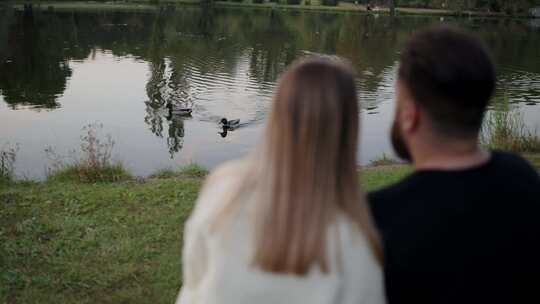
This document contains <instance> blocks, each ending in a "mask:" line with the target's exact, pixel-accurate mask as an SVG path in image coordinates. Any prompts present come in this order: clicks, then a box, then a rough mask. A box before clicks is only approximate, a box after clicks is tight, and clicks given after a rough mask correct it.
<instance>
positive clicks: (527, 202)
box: [369, 27, 540, 304]
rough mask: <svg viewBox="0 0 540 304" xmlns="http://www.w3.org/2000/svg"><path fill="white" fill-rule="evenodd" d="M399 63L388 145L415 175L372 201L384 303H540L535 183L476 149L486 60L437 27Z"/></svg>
mask: <svg viewBox="0 0 540 304" xmlns="http://www.w3.org/2000/svg"><path fill="white" fill-rule="evenodd" d="M400 60H401V61H400V67H399V72H398V81H397V83H396V102H397V105H396V115H395V121H394V126H393V128H392V143H393V145H394V149H395V151H396V153H397V154H398V155H399V156H400V157H401V158H404V159H406V160H409V161H410V162H412V165H413V167H414V169H415V172H414V173H412V174H411V175H410V176H409V177H407V178H405V179H404V180H403V181H401V182H399V183H398V184H396V185H393V186H391V187H389V188H387V189H383V190H380V191H377V192H374V193H371V194H370V195H369V199H370V203H371V208H372V211H373V216H374V218H375V221H376V223H377V226H378V227H379V229H380V231H381V235H382V238H383V242H384V247H385V273H386V275H385V277H386V284H387V285H386V286H387V287H386V288H387V296H388V300H389V303H414V304H421V303H453V304H457V303H475V304H479V303H489V304H493V303H506V304H508V303H540V289H538V288H539V287H540V177H539V176H538V173H537V172H536V171H535V170H534V169H533V168H532V167H531V166H530V165H529V164H528V163H527V162H526V161H525V160H523V159H522V158H521V157H519V156H516V155H512V154H509V153H504V152H498V151H486V150H484V149H482V148H481V146H480V144H479V133H480V129H481V125H482V120H483V117H484V113H485V111H486V108H487V106H488V103H489V100H490V98H491V96H492V94H493V91H494V88H495V70H494V67H493V64H492V62H491V59H490V57H489V55H488V53H487V52H486V50H485V49H484V47H483V46H482V45H481V44H480V42H478V41H477V40H476V39H475V38H473V37H472V36H470V35H468V34H466V33H464V32H462V31H460V30H457V29H452V28H448V27H437V28H431V29H428V30H425V31H422V32H420V33H417V34H416V35H415V36H414V37H413V38H412V39H411V40H410V41H409V43H408V44H407V46H406V47H405V50H404V51H403V52H402V54H401V59H400Z"/></svg>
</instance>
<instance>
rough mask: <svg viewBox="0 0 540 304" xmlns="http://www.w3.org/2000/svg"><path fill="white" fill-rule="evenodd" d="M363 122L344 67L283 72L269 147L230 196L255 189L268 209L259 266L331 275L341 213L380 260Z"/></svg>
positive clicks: (320, 64) (319, 65) (260, 226)
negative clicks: (360, 154) (361, 145)
mask: <svg viewBox="0 0 540 304" xmlns="http://www.w3.org/2000/svg"><path fill="white" fill-rule="evenodd" d="M358 117H359V113H358V99H357V92H356V86H355V82H354V76H353V73H352V71H350V70H349V69H348V68H346V67H345V65H342V64H339V63H336V62H334V61H331V60H329V59H323V58H311V59H308V60H303V61H302V62H299V63H297V64H294V65H293V66H292V67H291V68H289V69H288V70H287V71H286V72H285V73H284V74H283V76H282V77H281V79H280V81H279V85H278V88H277V92H276V94H275V97H274V101H273V107H272V110H271V113H270V115H269V119H268V123H267V127H266V134H265V138H264V142H263V143H262V145H261V146H260V147H259V150H258V152H257V155H256V156H255V158H254V160H252V162H250V166H251V167H250V169H249V170H248V173H246V175H245V179H244V182H243V183H242V185H241V186H240V187H238V188H237V189H236V190H235V191H236V193H235V195H233V196H231V199H232V200H234V199H235V198H236V199H238V198H239V197H240V196H241V195H244V194H246V193H250V192H253V191H254V189H257V190H256V191H257V194H258V195H257V204H258V205H259V204H261V205H260V206H262V207H261V208H259V210H258V211H259V212H260V216H259V217H258V219H259V221H258V222H257V223H256V230H255V231H256V240H255V246H256V248H255V255H254V259H253V263H254V264H255V265H257V266H259V267H261V268H262V269H263V270H265V271H269V272H275V273H294V274H298V275H305V274H307V273H308V272H309V270H310V268H311V267H312V265H314V264H315V265H318V266H319V267H320V269H321V270H322V271H323V272H328V271H329V262H328V259H327V256H326V234H327V228H328V226H329V225H330V224H331V223H332V221H333V220H334V219H335V217H336V215H338V214H344V215H345V216H346V217H347V218H348V219H349V220H350V221H351V222H353V223H355V224H357V225H356V226H357V227H358V228H359V229H360V231H361V232H363V234H364V235H365V236H366V238H367V240H368V243H369V245H370V247H371V249H372V250H373V252H374V254H375V255H376V256H377V257H378V258H381V249H380V244H379V239H378V235H377V233H376V230H375V229H374V227H373V225H372V220H371V217H370V212H369V207H368V205H367V202H366V197H365V195H364V194H363V193H362V191H361V189H360V184H359V181H358V172H357V167H356V150H357V141H358ZM231 203H233V202H231ZM229 205H232V204H229ZM227 209H229V210H230V208H227Z"/></svg>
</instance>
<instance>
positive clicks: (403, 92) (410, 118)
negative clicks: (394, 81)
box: [399, 85, 421, 134]
mask: <svg viewBox="0 0 540 304" xmlns="http://www.w3.org/2000/svg"><path fill="white" fill-rule="evenodd" d="M399 90H400V96H401V98H400V104H399V108H400V109H399V116H400V117H399V120H400V122H401V131H402V132H405V133H409V134H410V133H414V132H415V131H416V130H417V129H418V126H419V125H420V121H421V109H420V106H419V105H418V104H417V103H416V102H415V101H414V99H413V98H412V96H411V94H410V93H409V90H408V89H407V88H406V87H405V86H404V85H401V86H400V88H399Z"/></svg>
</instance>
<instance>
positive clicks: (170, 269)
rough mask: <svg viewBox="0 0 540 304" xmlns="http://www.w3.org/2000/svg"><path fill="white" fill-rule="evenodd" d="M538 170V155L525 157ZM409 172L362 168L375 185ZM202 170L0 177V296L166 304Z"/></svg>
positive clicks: (176, 282)
mask: <svg viewBox="0 0 540 304" xmlns="http://www.w3.org/2000/svg"><path fill="white" fill-rule="evenodd" d="M527 157H528V159H529V160H530V161H531V162H532V163H533V164H534V165H535V166H536V168H538V169H539V170H540V155H538V154H535V155H528V156H527ZM409 173H410V168H409V167H408V166H403V165H389V166H381V167H369V168H366V169H364V170H362V173H361V180H362V185H363V187H364V189H366V190H368V191H369V190H374V189H378V188H380V187H383V186H386V185H388V184H391V183H394V182H396V181H398V180H399V179H401V178H403V177H404V176H406V175H407V174H409ZM204 176H205V172H204V171H203V170H202V169H201V168H200V167H197V166H190V167H187V168H186V169H184V170H182V171H174V170H170V169H167V170H161V171H159V172H157V173H156V174H155V175H153V176H152V177H150V178H148V179H146V180H142V179H141V180H129V181H121V182H101V183H93V184H91V183H81V182H73V181H71V182H70V181H66V180H64V179H54V178H51V179H50V180H48V181H45V182H39V183H37V182H19V183H15V184H11V185H9V186H7V185H4V186H1V185H0V206H1V207H0V223H1V224H0V244H1V245H0V303H38V302H39V303H172V302H173V301H174V299H175V297H176V294H177V292H178V288H179V286H180V285H181V282H180V280H181V264H180V255H181V247H182V229H183V223H184V222H185V220H186V218H187V217H188V215H189V213H190V211H191V209H192V207H193V204H194V202H195V200H196V197H197V193H198V191H199V189H200V187H201V185H202V181H203V179H204Z"/></svg>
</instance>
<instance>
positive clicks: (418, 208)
mask: <svg viewBox="0 0 540 304" xmlns="http://www.w3.org/2000/svg"><path fill="white" fill-rule="evenodd" d="M495 85H496V77H495V68H494V66H493V63H492V61H491V59H490V56H489V55H488V53H487V51H486V50H485V48H484V47H483V45H482V44H481V43H480V42H479V41H477V40H476V38H474V37H472V36H471V35H469V34H467V33H465V32H463V31H461V30H458V29H454V28H450V27H434V28H430V29H427V30H424V31H421V32H419V33H416V34H415V35H414V36H413V37H412V38H411V39H410V41H409V42H408V43H407V45H406V46H405V49H404V50H403V51H402V53H401V55H400V64H399V69H398V77H397V81H396V90H395V91H396V95H395V97H396V98H395V99H396V100H395V102H396V113H395V120H394V125H393V127H392V132H391V140H392V144H393V146H394V149H395V152H396V154H397V155H398V156H400V157H401V158H403V159H405V160H407V161H409V162H410V163H411V164H412V167H413V169H414V171H413V173H412V174H410V175H409V176H408V177H406V178H405V179H403V180H402V181H400V182H398V183H397V184H395V185H392V186H390V187H388V188H386V189H382V190H379V191H376V192H373V193H370V194H365V193H364V191H363V190H362V188H361V186H360V182H359V178H358V168H357V159H356V155H357V147H358V133H359V102H358V99H357V98H358V97H357V96H358V94H357V90H356V84H355V79H354V75H353V71H352V70H351V69H349V67H348V66H347V65H346V64H344V63H338V62H335V61H332V60H330V59H325V58H310V59H304V60H302V61H300V62H298V63H296V64H294V65H293V66H291V67H290V68H289V69H288V70H287V71H286V72H285V73H284V74H283V75H282V77H281V79H280V81H279V84H278V87H277V91H276V93H275V96H274V101H273V105H272V110H271V112H270V114H269V118H268V122H267V126H266V133H265V134H264V137H263V140H262V142H261V144H260V145H259V146H258V147H257V148H256V149H255V151H254V152H253V153H252V154H251V155H250V156H249V157H246V158H245V159H243V160H238V161H233V162H230V163H227V164H225V165H222V166H221V167H220V168H218V169H216V170H215V171H214V172H213V173H212V174H211V175H210V176H209V177H208V179H207V181H206V183H205V186H204V188H203V190H202V191H201V193H200V195H199V198H198V201H197V203H196V206H195V209H194V210H193V213H192V215H191V217H190V219H189V220H188V222H187V223H186V227H185V232H184V233H185V234H184V249H183V256H182V265H183V286H182V289H181V291H180V294H179V296H178V299H177V303H178V304H203V303H204V304H218V303H225V304H246V303H253V304H264V303H269V304H270V303H271V304H278V303H306V304H318V303H320V304H331V303H335V304H353V303H357V304H362V303H365V304H377V303H415V304H422V303H490V304H492V303H540V295H539V293H538V292H537V290H536V289H537V287H538V286H539V283H540V219H539V218H538V216H539V215H540V214H539V213H540V212H539V211H540V205H539V203H540V177H539V175H538V173H537V172H536V171H535V170H534V169H533V168H532V167H531V166H530V165H529V164H528V163H527V162H526V161H525V160H524V159H522V158H521V157H520V156H517V155H513V154H510V153H506V152H500V151H488V150H485V149H483V148H482V147H481V145H480V144H479V142H480V140H479V138H480V132H481V127H482V121H483V118H484V116H485V113H486V110H487V107H488V104H489V101H490V99H491V97H492V95H493V92H494V90H495Z"/></svg>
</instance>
